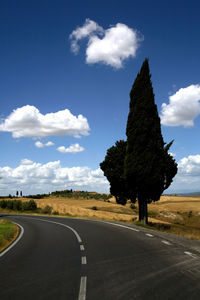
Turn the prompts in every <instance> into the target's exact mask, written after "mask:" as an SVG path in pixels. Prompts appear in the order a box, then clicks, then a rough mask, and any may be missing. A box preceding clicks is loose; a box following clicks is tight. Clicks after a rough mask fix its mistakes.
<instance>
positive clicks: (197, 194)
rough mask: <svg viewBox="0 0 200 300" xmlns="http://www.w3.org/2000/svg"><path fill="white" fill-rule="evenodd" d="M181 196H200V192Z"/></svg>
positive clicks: (181, 194)
mask: <svg viewBox="0 0 200 300" xmlns="http://www.w3.org/2000/svg"><path fill="white" fill-rule="evenodd" d="M178 195H180V196H200V192H193V193H192V192H191V193H179V194H178Z"/></svg>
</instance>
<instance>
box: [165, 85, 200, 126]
mask: <svg viewBox="0 0 200 300" xmlns="http://www.w3.org/2000/svg"><path fill="white" fill-rule="evenodd" d="M199 114H200V85H198V84H196V85H190V86H188V87H186V88H181V89H179V90H178V91H177V92H176V93H175V94H173V95H171V96H170V97H169V104H166V103H163V104H162V111H161V123H162V124H163V125H166V126H184V127H192V126H194V119H195V118H196V117H197V116H198V115H199Z"/></svg>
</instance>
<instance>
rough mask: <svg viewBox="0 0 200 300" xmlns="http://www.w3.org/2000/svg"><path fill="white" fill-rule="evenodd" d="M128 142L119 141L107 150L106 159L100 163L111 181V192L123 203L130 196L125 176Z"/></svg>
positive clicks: (118, 201)
mask: <svg viewBox="0 0 200 300" xmlns="http://www.w3.org/2000/svg"><path fill="white" fill-rule="evenodd" d="M126 144H127V143H126V142H125V141H124V140H120V141H117V142H116V143H115V146H112V147H111V148H109V149H108V150H107V153H106V156H105V159H104V161H103V162H102V163H100V168H101V169H102V171H103V172H104V175H105V176H106V177H107V179H108V181H109V183H110V193H111V194H112V195H113V196H114V197H115V199H116V202H117V203H118V204H123V205H125V204H126V202H127V199H128V198H129V196H130V195H129V193H128V190H127V186H126V181H125V177H124V158H125V154H126Z"/></svg>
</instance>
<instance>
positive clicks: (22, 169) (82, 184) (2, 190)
mask: <svg viewBox="0 0 200 300" xmlns="http://www.w3.org/2000/svg"><path fill="white" fill-rule="evenodd" d="M0 177H1V178H2V179H1V180H0V194H1V195H8V194H9V193H11V194H13V193H14V194H15V192H16V190H22V191H23V194H36V193H48V192H51V191H55V190H59V189H60V190H62V189H71V188H72V189H74V190H76V189H79V190H80V189H81V190H88V191H97V192H108V190H109V184H108V182H107V180H106V178H105V177H104V175H103V172H102V171H101V170H100V169H97V170H92V169H90V168H88V167H72V168H68V167H62V166H61V164H60V161H53V162H49V163H46V164H41V163H36V162H33V161H30V160H28V159H22V160H21V163H20V165H19V166H18V167H16V168H11V167H8V166H6V167H0Z"/></svg>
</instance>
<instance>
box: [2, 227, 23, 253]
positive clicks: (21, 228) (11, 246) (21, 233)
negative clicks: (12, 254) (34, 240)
mask: <svg viewBox="0 0 200 300" xmlns="http://www.w3.org/2000/svg"><path fill="white" fill-rule="evenodd" d="M13 223H14V224H15V225H17V226H18V227H19V228H20V233H19V235H18V237H17V238H16V239H15V240H14V242H12V244H11V245H10V246H8V247H7V248H6V249H5V250H4V251H2V252H1V253H0V257H2V256H3V255H4V254H6V253H7V252H8V251H9V250H10V249H12V248H13V247H14V246H15V245H16V244H17V243H18V242H19V241H20V240H21V238H22V236H23V234H24V228H23V227H22V226H21V225H19V224H18V223H16V222H13Z"/></svg>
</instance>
